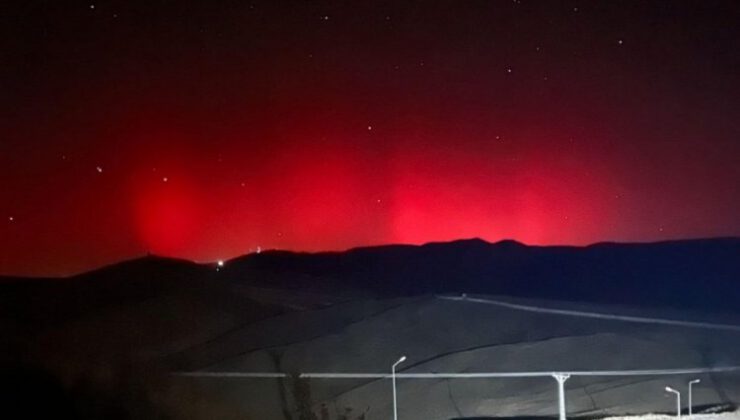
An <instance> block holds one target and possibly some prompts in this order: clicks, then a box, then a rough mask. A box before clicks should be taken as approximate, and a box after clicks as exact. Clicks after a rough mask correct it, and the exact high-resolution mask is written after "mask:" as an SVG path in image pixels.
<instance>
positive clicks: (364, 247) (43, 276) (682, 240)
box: [0, 236, 740, 279]
mask: <svg viewBox="0 0 740 420" xmlns="http://www.w3.org/2000/svg"><path fill="white" fill-rule="evenodd" d="M723 241H740V236H716V237H701V238H677V239H661V240H657V241H634V242H617V241H599V242H593V243H589V244H583V245H580V244H545V245H537V244H527V243H524V242H521V241H517V240H516V239H500V240H496V241H488V240H486V239H483V238H478V237H472V238H459V239H453V240H449V241H429V242H424V243H418V244H415V243H388V244H374V245H360V246H354V247H350V248H345V249H336V250H331V249H327V250H312V251H302V250H291V249H279V248H270V249H262V250H260V251H259V252H257V251H252V252H248V253H244V254H239V255H233V256H230V257H227V258H220V259H216V260H193V259H189V258H183V257H178V256H172V255H163V254H156V253H143V254H138V255H130V256H124V257H122V258H119V259H117V260H112V261H108V262H104V263H102V264H100V265H96V266H91V267H87V268H83V269H82V270H80V271H77V272H73V273H48V274H41V275H33V274H32V275H27V274H22V273H2V272H0V279H2V278H5V279H54V278H59V279H64V278H74V277H77V276H81V275H85V274H88V273H94V272H96V271H99V270H104V269H107V268H110V267H115V266H118V265H121V264H126V263H129V262H135V261H139V260H145V259H149V258H151V259H161V260H170V261H181V262H185V263H189V264H194V265H198V266H215V265H216V264H218V262H219V261H223V262H224V263H225V264H228V263H229V262H230V261H234V260H239V259H243V258H247V257H250V256H252V255H257V254H291V255H298V256H324V255H339V254H350V253H353V252H356V251H364V250H383V249H394V248H400V247H405V248H422V247H429V246H435V245H442V246H445V245H452V244H460V243H468V244H470V243H474V242H482V243H484V244H486V245H492V246H500V245H506V244H517V245H520V246H522V247H524V248H551V249H555V248H570V249H587V248H592V247H599V246H640V245H662V244H675V243H680V244H689V243H701V242H704V243H706V242H723Z"/></svg>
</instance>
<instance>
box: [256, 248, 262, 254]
mask: <svg viewBox="0 0 740 420" xmlns="http://www.w3.org/2000/svg"><path fill="white" fill-rule="evenodd" d="M261 252H262V247H261V246H258V247H257V253H258V254H259V253H261Z"/></svg>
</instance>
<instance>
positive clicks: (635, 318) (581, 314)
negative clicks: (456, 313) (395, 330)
mask: <svg viewBox="0 0 740 420" xmlns="http://www.w3.org/2000/svg"><path fill="white" fill-rule="evenodd" d="M437 299H443V300H451V301H456V302H470V303H482V304H486V305H494V306H500V307H502V308H508V309H516V310H520V311H527V312H536V313H541V314H550V315H563V316H575V317H580V318H596V319H607V320H612V321H623V322H637V323H641V324H659V325H672V326H675V327H688V328H702V329H709V330H722V331H734V332H740V325H730V324H716V323H711V322H695V321H679V320H675V319H665V318H648V317H641V316H630V315H616V314H605V313H600V312H588V311H574V310H570V309H555V308H543V307H540V306H533V305H522V304H518V303H510V302H504V301H500V300H494V299H484V298H475V297H469V296H465V295H463V296H437Z"/></svg>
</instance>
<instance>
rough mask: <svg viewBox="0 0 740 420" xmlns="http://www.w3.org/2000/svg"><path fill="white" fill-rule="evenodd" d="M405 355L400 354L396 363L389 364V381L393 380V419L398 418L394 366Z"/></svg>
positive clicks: (403, 358)
mask: <svg viewBox="0 0 740 420" xmlns="http://www.w3.org/2000/svg"><path fill="white" fill-rule="evenodd" d="M405 360H406V356H401V358H400V359H398V360H397V361H396V363H394V364H393V366H391V381H392V382H393V420H398V401H397V400H396V366H398V365H399V364H401V363H403V362H404V361H405Z"/></svg>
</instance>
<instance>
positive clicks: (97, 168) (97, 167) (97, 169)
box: [95, 166, 103, 174]
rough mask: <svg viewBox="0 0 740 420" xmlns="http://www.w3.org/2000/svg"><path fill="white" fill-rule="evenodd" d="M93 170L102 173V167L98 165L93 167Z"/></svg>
mask: <svg viewBox="0 0 740 420" xmlns="http://www.w3.org/2000/svg"><path fill="white" fill-rule="evenodd" d="M95 170H96V171H98V173H99V174H102V173H103V168H102V167H100V166H96V167H95Z"/></svg>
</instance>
